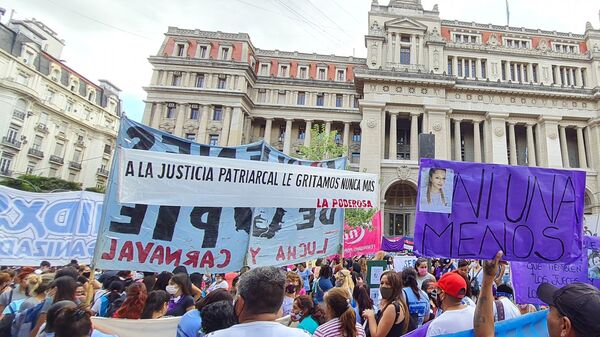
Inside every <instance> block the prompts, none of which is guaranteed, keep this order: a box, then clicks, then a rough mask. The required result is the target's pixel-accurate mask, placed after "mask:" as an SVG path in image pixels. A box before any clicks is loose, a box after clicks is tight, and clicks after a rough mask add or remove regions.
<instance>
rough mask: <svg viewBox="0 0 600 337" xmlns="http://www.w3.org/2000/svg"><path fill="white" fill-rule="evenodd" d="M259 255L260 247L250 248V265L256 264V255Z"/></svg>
mask: <svg viewBox="0 0 600 337" xmlns="http://www.w3.org/2000/svg"><path fill="white" fill-rule="evenodd" d="M258 253H260V247H257V248H256V249H255V248H252V247H250V255H251V256H252V264H256V255H258Z"/></svg>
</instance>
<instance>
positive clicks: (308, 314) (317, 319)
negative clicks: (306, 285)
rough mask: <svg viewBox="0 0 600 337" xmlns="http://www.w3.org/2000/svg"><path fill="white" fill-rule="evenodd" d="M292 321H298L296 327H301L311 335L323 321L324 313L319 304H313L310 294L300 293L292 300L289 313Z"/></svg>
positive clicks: (324, 319) (324, 320)
mask: <svg viewBox="0 0 600 337" xmlns="http://www.w3.org/2000/svg"><path fill="white" fill-rule="evenodd" d="M291 320H292V322H298V326H297V328H298V329H302V330H304V331H306V332H308V333H310V334H311V335H312V334H314V333H315V330H317V328H318V327H319V325H321V324H323V323H325V322H326V321H327V319H326V318H325V313H324V312H323V310H322V309H321V307H320V306H318V305H315V303H314V302H313V300H312V299H311V298H310V296H307V295H300V296H298V297H296V299H295V300H294V306H293V308H292V313H291Z"/></svg>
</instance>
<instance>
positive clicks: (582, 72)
mask: <svg viewBox="0 0 600 337" xmlns="http://www.w3.org/2000/svg"><path fill="white" fill-rule="evenodd" d="M534 69H535V68H534ZM586 72H587V70H585V69H583V68H582V69H581V86H582V87H585V77H586ZM535 74H536V73H535V71H534V72H533V76H535Z"/></svg>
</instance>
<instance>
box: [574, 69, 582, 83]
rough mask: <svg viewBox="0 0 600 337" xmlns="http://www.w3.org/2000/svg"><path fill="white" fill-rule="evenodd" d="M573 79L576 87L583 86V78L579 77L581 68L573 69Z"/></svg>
mask: <svg viewBox="0 0 600 337" xmlns="http://www.w3.org/2000/svg"><path fill="white" fill-rule="evenodd" d="M575 79H576V81H577V86H579V87H582V86H583V78H582V76H581V68H575Z"/></svg>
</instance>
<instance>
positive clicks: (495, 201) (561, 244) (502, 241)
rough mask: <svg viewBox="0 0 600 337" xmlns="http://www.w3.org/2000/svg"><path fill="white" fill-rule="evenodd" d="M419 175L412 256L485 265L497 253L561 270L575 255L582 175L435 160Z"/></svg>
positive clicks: (424, 161) (578, 240)
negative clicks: (557, 265) (480, 261)
mask: <svg viewBox="0 0 600 337" xmlns="http://www.w3.org/2000/svg"><path fill="white" fill-rule="evenodd" d="M420 171H421V174H420V176H419V190H418V197H417V200H418V202H419V207H418V210H417V214H416V220H415V254H417V255H422V256H428V257H448V258H458V259H491V258H492V257H493V256H495V254H496V253H497V252H498V251H499V250H502V251H503V252H504V258H505V259H506V260H508V261H526V262H563V263H564V262H571V261H574V260H575V259H577V258H579V256H580V255H581V253H582V236H581V234H578V233H582V222H583V202H584V190H585V172H584V171H569V170H557V169H543V168H535V167H523V166H508V165H495V164H480V163H463V162H451V161H441V160H434V159H422V160H421V169H420ZM444 172H446V173H444ZM450 176H453V178H452V179H450V178H449V177H450ZM426 204H429V205H428V206H427V207H422V206H423V205H426ZM449 209H451V212H448V210H449Z"/></svg>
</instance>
